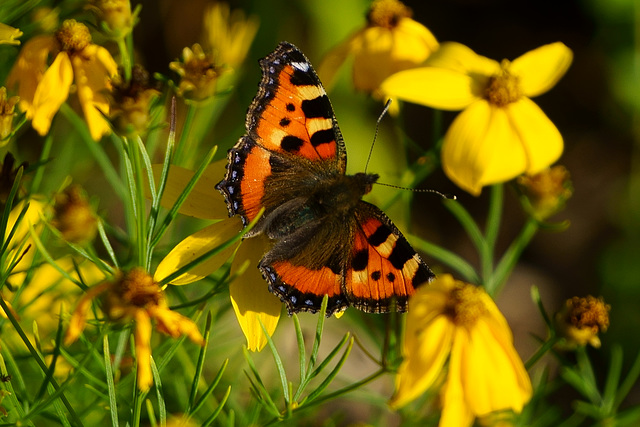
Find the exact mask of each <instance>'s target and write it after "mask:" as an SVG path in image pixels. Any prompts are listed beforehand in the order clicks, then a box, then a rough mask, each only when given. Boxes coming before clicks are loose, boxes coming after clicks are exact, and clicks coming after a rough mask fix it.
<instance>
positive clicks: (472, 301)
mask: <svg viewBox="0 0 640 427" xmlns="http://www.w3.org/2000/svg"><path fill="white" fill-rule="evenodd" d="M482 293H483V291H482V289H480V288H478V287H477V286H473V285H466V284H464V285H462V284H460V285H456V287H455V288H454V289H452V290H451V292H450V294H449V301H448V302H447V307H446V309H445V313H446V314H447V315H448V316H449V317H450V318H451V320H452V321H453V322H454V323H455V324H456V325H458V326H462V327H467V328H470V327H472V326H474V325H475V324H476V322H477V321H478V319H479V318H480V317H482V316H484V315H486V314H487V313H488V311H487V307H486V305H485V304H484V301H482V298H481V295H482Z"/></svg>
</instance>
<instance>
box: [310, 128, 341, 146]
mask: <svg viewBox="0 0 640 427" xmlns="http://www.w3.org/2000/svg"><path fill="white" fill-rule="evenodd" d="M335 139H336V138H335V134H334V133H333V129H324V130H319V131H317V132H315V133H314V134H313V135H311V145H313V146H314V147H317V146H318V145H322V144H328V143H330V142H334V141H335Z"/></svg>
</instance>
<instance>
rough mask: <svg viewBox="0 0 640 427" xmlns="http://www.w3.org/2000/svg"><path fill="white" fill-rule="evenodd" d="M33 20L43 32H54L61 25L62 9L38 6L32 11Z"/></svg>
mask: <svg viewBox="0 0 640 427" xmlns="http://www.w3.org/2000/svg"><path fill="white" fill-rule="evenodd" d="M31 21H32V22H33V23H35V24H36V25H37V26H38V27H39V28H40V30H41V31H42V32H43V33H53V32H54V31H56V30H57V29H58V27H59V26H60V9H58V8H54V9H52V8H50V7H46V6H43V7H38V8H36V9H34V10H33V12H32V13H31Z"/></svg>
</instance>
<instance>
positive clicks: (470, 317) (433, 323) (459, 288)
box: [390, 274, 532, 427]
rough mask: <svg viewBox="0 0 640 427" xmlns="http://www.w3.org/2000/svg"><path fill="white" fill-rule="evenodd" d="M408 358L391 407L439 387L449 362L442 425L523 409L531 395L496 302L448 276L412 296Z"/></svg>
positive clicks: (458, 425) (468, 422)
mask: <svg viewBox="0 0 640 427" xmlns="http://www.w3.org/2000/svg"><path fill="white" fill-rule="evenodd" d="M403 355H404V358H405V359H404V361H403V362H402V364H401V366H400V369H399V371H398V374H397V376H396V392H395V394H394V396H393V398H392V399H391V402H390V404H391V406H392V407H394V408H399V407H401V406H404V405H406V404H407V403H409V402H410V401H412V400H414V399H415V398H417V397H418V396H420V395H421V394H422V393H423V392H424V391H425V390H427V389H428V388H430V387H431V386H433V385H434V384H437V383H438V382H437V380H438V379H439V378H440V377H441V372H442V370H443V368H444V366H445V363H446V361H447V359H449V363H448V373H447V374H446V382H445V384H444V386H443V387H442V388H441V391H440V392H441V396H442V398H441V401H442V415H441V418H440V426H456V427H461V426H470V425H471V424H472V423H473V420H474V418H475V417H484V416H486V415H489V414H490V413H492V412H494V411H499V410H509V409H511V410H513V411H514V412H520V411H521V410H522V408H523V406H524V404H525V403H527V402H528V401H529V399H530V398H531V393H532V389H531V381H530V379H529V375H528V374H527V371H526V370H525V369H524V365H523V364H522V360H521V359H520V357H519V356H518V353H517V352H516V350H515V348H514V347H513V337H512V335H511V330H510V329H509V325H508V324H507V321H506V320H505V318H504V317H503V316H502V313H500V311H499V310H498V307H496V305H495V303H494V302H493V300H492V299H491V297H489V295H488V294H487V293H486V292H485V291H484V290H483V289H482V288H480V287H476V286H473V285H469V284H467V283H463V282H460V281H457V280H454V279H453V277H451V276H450V275H448V274H443V275H442V276H439V277H438V278H437V279H436V280H435V281H434V282H432V283H431V284H429V285H428V286H423V287H421V288H419V289H418V291H417V293H416V294H415V295H414V296H413V297H412V298H411V300H410V301H409V313H408V316H407V328H406V331H405V336H404V349H403Z"/></svg>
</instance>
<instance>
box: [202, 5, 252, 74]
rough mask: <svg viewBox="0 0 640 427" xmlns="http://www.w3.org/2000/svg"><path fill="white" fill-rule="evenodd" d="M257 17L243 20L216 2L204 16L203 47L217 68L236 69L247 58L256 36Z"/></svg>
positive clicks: (242, 15)
mask: <svg viewBox="0 0 640 427" xmlns="http://www.w3.org/2000/svg"><path fill="white" fill-rule="evenodd" d="M258 26H259V20H258V18H257V17H256V16H249V17H245V14H244V12H243V11H242V10H239V9H237V10H234V11H233V12H232V11H231V10H230V8H229V5H228V4H227V3H223V2H216V3H214V4H213V5H212V6H210V7H209V8H208V9H207V11H206V12H205V15H204V38H205V40H204V41H203V42H204V45H205V46H207V48H210V49H211V51H212V53H213V57H214V59H215V61H216V63H217V64H222V65H225V66H229V67H231V68H233V69H237V68H238V67H239V66H240V64H242V62H243V61H244V59H245V58H246V57H247V53H248V52H249V48H250V47H251V43H252V42H253V39H254V38H255V36H256V33H257V32H258Z"/></svg>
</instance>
